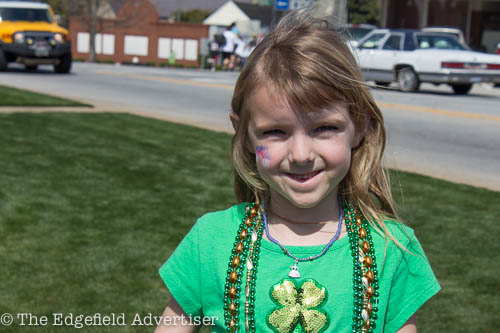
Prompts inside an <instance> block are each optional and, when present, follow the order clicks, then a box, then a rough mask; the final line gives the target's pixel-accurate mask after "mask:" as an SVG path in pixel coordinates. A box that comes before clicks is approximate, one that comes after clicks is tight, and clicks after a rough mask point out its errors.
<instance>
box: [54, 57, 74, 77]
mask: <svg viewBox="0 0 500 333" xmlns="http://www.w3.org/2000/svg"><path fill="white" fill-rule="evenodd" d="M59 60H60V62H59V65H54V70H55V71H56V73H63V74H64V73H69V71H70V70H71V54H66V55H64V56H62V58H61V59H59Z"/></svg>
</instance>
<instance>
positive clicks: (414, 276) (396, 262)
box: [160, 204, 440, 332]
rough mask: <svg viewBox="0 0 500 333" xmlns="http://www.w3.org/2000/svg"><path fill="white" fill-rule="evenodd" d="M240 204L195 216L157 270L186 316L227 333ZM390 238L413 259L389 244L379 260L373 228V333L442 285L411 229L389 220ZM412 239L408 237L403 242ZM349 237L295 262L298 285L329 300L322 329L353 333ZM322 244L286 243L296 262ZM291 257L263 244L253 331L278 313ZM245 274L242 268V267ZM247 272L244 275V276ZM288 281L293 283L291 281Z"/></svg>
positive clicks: (400, 319)
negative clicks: (274, 292) (278, 292)
mask: <svg viewBox="0 0 500 333" xmlns="http://www.w3.org/2000/svg"><path fill="white" fill-rule="evenodd" d="M245 206H246V204H240V205H236V206H233V207H231V208H229V209H227V210H224V211H218V212H213V213H209V214H206V215H204V216H203V217H201V218H200V219H199V220H198V221H197V222H196V224H195V225H194V226H193V228H192V229H191V231H190V232H189V233H188V234H187V235H186V237H185V238H184V239H183V240H182V241H181V243H180V244H179V246H178V247H177V249H176V250H175V251H174V253H173V254H172V255H171V257H170V258H169V259H168V260H167V262H166V263H165V264H164V265H163V266H162V267H161V268H160V275H161V277H162V279H163V281H164V282H165V284H166V285H167V287H168V289H169V290H170V292H171V294H172V296H173V297H174V298H175V299H176V300H177V302H178V303H179V305H180V306H181V307H182V309H183V310H184V312H186V314H188V315H190V316H202V315H203V316H209V317H216V318H218V319H217V320H216V322H215V325H214V326H212V331H213V332H225V331H226V330H225V328H224V285H225V280H226V276H227V269H228V263H229V257H230V256H231V251H232V249H233V246H234V244H233V243H234V240H235V236H236V233H237V231H238V227H239V224H240V222H241V220H242V218H243V216H244V209H245ZM386 225H387V227H388V228H389V229H390V230H391V232H392V234H393V235H394V237H395V238H396V239H398V240H399V241H400V242H401V244H403V245H404V246H405V247H406V248H407V249H408V250H409V251H410V252H411V253H412V254H410V253H407V252H405V251H403V250H401V249H400V248H399V247H397V246H396V245H395V244H394V243H393V242H392V241H389V242H388V247H387V254H386V258H385V263H383V259H384V250H385V239H384V237H383V236H381V235H379V234H378V233H376V232H374V231H372V233H371V234H372V239H373V242H374V246H375V253H376V258H377V266H378V270H379V293H380V296H379V298H378V309H379V310H378V313H377V314H378V319H377V320H376V329H375V332H395V331H396V330H398V329H400V328H401V326H402V325H403V324H404V323H405V322H406V321H407V320H408V319H409V318H410V317H411V316H412V315H413V314H414V313H415V312H416V311H417V310H418V308H420V306H421V305H422V304H424V303H425V302H426V301H427V300H428V299H429V298H430V297H432V296H433V295H434V294H436V293H437V292H438V291H439V289H440V286H439V284H438V282H437V280H436V277H435V276H434V274H433V272H432V269H431V267H430V265H429V262H428V261H427V259H426V257H425V254H424V251H423V250H422V247H421V246H420V244H419V242H418V240H417V239H416V238H415V236H414V233H413V230H412V229H410V228H408V227H404V226H403V229H404V230H405V231H402V230H401V228H400V227H399V226H398V225H396V224H395V223H391V222H387V223H386ZM408 236H409V237H410V238H411V239H410V238H409V237H408ZM349 245H350V244H349V237H347V236H345V237H343V238H341V239H339V240H337V241H336V242H335V243H333V245H332V246H331V247H330V248H329V249H328V251H327V252H326V253H325V254H324V255H323V256H321V257H319V258H318V259H315V260H314V261H309V262H301V263H299V270H300V274H301V277H300V278H298V279H294V280H295V282H296V285H297V288H299V287H300V285H301V284H302V283H303V282H304V281H306V280H307V279H313V280H314V281H315V283H316V284H317V285H318V286H323V287H324V288H326V291H327V295H328V296H327V298H326V299H325V300H324V301H323V303H322V304H321V305H320V306H319V308H320V309H321V310H323V311H324V312H325V313H326V316H327V319H328V324H327V325H328V326H327V327H326V329H325V330H324V331H325V332H347V331H351V325H352V315H353V281H352V276H353V259H352V256H351V250H350V246H349ZM323 247H324V246H287V248H288V250H289V251H290V252H291V253H292V254H294V255H295V256H297V257H307V256H311V255H316V254H318V253H320V252H321V250H322V249H323ZM293 263H294V260H293V259H291V258H290V257H287V256H285V255H284V253H283V251H282V250H281V248H280V247H279V246H278V245H276V244H274V243H272V242H270V241H268V240H266V239H264V238H263V239H262V245H261V251H260V259H259V265H258V273H257V280H256V287H255V288H256V289H255V295H256V300H255V321H256V330H257V332H270V331H272V329H271V328H270V327H269V326H268V325H269V324H268V322H267V317H268V315H269V314H270V313H272V312H273V311H275V310H276V309H278V305H277V303H275V300H273V299H272V297H271V293H270V290H271V288H273V286H275V285H277V284H278V283H280V282H281V281H282V280H283V279H284V278H287V279H290V278H288V272H289V271H290V266H292V265H293ZM245 269H246V268H245ZM245 276H246V274H245V273H244V274H243V277H245ZM290 280H292V279H290ZM244 286H245V282H242V291H241V298H240V304H241V306H240V327H242V328H244V318H245V316H244V301H245V300H244V298H245V293H244Z"/></svg>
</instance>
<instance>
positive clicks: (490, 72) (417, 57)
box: [354, 29, 500, 95]
mask: <svg viewBox="0 0 500 333" xmlns="http://www.w3.org/2000/svg"><path fill="white" fill-rule="evenodd" d="M354 52H355V55H356V57H357V59H358V62H359V66H360V67H361V71H362V73H363V77H364V78H365V80H367V81H375V83H377V84H378V85H383V86H387V85H389V84H390V83H391V82H398V83H399V86H400V89H401V90H403V91H415V90H418V88H419V86H420V83H421V82H429V83H434V84H441V83H446V84H449V85H450V86H451V87H452V88H453V90H454V91H455V93H456V94H462V95H463V94H467V93H468V92H469V91H470V89H471V88H472V85H473V84H474V83H478V82H494V83H500V56H498V55H494V54H486V53H481V52H475V51H471V50H469V49H468V48H467V46H465V45H463V44H461V43H460V42H459V41H458V40H457V39H456V38H455V37H453V36H450V35H448V34H441V33H435V32H423V31H420V30H397V29H375V30H373V31H372V32H370V33H369V34H368V35H367V36H365V37H364V38H363V39H362V40H360V42H359V46H358V48H356V49H355V50H354Z"/></svg>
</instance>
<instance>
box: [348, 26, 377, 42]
mask: <svg viewBox="0 0 500 333" xmlns="http://www.w3.org/2000/svg"><path fill="white" fill-rule="evenodd" d="M372 30H373V29H370V28H360V27H352V28H347V33H348V36H349V38H351V39H352V40H360V39H361V38H363V37H365V36H366V35H367V34H368V33H369V32H370V31H372Z"/></svg>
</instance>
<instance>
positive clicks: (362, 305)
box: [224, 200, 379, 333]
mask: <svg viewBox="0 0 500 333" xmlns="http://www.w3.org/2000/svg"><path fill="white" fill-rule="evenodd" d="M342 205H343V214H344V220H345V224H346V228H347V232H348V235H349V242H350V245H351V254H352V256H353V290H354V292H353V302H354V310H353V323H352V332H362V333H368V332H373V329H374V328H375V327H376V324H375V321H376V319H377V311H378V308H377V306H376V305H377V298H378V296H379V293H378V287H379V286H378V271H377V264H376V262H375V251H374V246H373V240H372V238H371V234H370V229H369V225H368V221H367V220H366V218H365V217H364V216H363V214H361V212H360V211H359V209H357V208H355V207H353V206H352V205H351V204H350V203H348V202H347V201H346V200H344V201H343V202H342ZM264 227H265V225H264V221H263V211H262V208H261V206H260V205H259V204H256V203H251V204H249V205H248V206H247V207H246V209H245V216H244V217H243V219H242V222H241V224H240V226H239V229H238V233H237V235H236V237H235V243H234V244H235V246H234V248H233V250H232V253H231V256H230V260H229V263H228V270H227V277H226V284H225V289H224V320H225V324H226V329H227V331H228V332H239V331H240V325H239V319H240V291H241V284H242V282H243V274H244V268H246V277H245V279H244V281H245V289H244V290H245V303H244V316H245V320H244V323H245V331H247V332H256V323H255V286H256V280H257V266H258V262H259V255H260V247H261V246H260V245H261V242H262V234H263V231H264ZM249 236H250V237H249ZM301 320H302V319H301ZM300 323H302V322H300ZM295 325H298V322H297V323H295ZM300 325H301V324H300ZM305 326H306V327H307V325H305ZM300 327H302V328H303V329H304V325H301V326H300ZM270 328H272V329H273V330H274V331H277V332H280V333H286V332H292V331H293V330H294V329H295V328H296V326H293V327H288V328H286V329H280V330H277V329H276V327H270ZM325 328H326V327H325ZM304 330H305V331H306V332H308V330H307V328H306V329H304Z"/></svg>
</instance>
